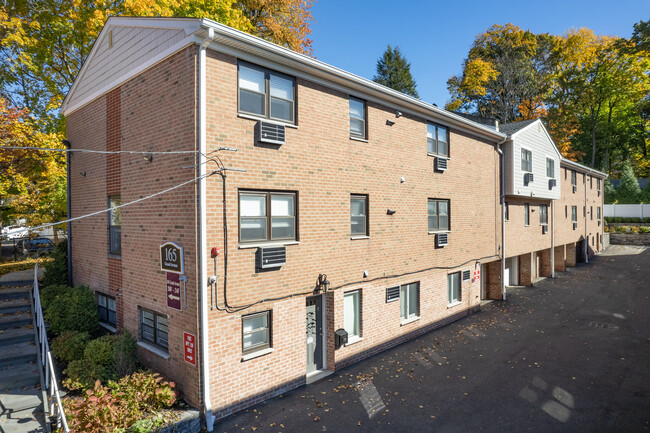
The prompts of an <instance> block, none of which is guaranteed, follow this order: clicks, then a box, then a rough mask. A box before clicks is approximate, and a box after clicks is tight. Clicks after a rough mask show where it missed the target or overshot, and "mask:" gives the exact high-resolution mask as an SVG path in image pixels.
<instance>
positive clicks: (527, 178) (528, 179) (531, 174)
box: [524, 173, 534, 184]
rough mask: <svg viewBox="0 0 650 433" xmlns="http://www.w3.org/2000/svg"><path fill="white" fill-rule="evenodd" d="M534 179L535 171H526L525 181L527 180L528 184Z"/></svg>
mask: <svg viewBox="0 0 650 433" xmlns="http://www.w3.org/2000/svg"><path fill="white" fill-rule="evenodd" d="M533 179H534V176H533V173H526V174H525V175H524V182H526V183H527V184H529V183H531V182H532V181H533Z"/></svg>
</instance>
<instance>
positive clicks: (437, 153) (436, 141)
mask: <svg viewBox="0 0 650 433" xmlns="http://www.w3.org/2000/svg"><path fill="white" fill-rule="evenodd" d="M429 126H431V127H433V128H434V129H433V132H434V137H433V138H431V140H432V141H431V142H432V143H433V148H434V151H430V150H429ZM439 129H444V130H445V131H447V133H446V135H447V141H443V143H445V145H446V146H447V152H446V153H442V152H440V139H439V137H438V135H439V134H438V130H439ZM449 138H450V137H449V127H447V126H444V125H440V124H438V123H433V122H427V154H428V155H432V156H441V157H444V158H449V155H450V152H451V151H450V146H449V142H450V139H449Z"/></svg>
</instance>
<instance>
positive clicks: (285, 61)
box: [198, 19, 506, 141]
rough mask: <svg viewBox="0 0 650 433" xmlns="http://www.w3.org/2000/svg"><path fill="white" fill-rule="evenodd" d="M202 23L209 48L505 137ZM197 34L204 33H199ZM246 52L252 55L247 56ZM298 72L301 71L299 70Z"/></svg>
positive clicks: (293, 54)
mask: <svg viewBox="0 0 650 433" xmlns="http://www.w3.org/2000/svg"><path fill="white" fill-rule="evenodd" d="M202 24H203V28H204V29H206V30H207V29H208V28H212V29H214V32H215V38H214V40H215V42H213V43H211V44H210V48H212V49H214V50H216V51H221V52H225V53H227V54H233V55H236V56H237V57H240V58H242V59H245V60H253V61H255V62H257V63H260V59H265V60H266V61H268V62H269V63H268V65H269V66H270V67H272V68H274V69H276V70H278V66H284V67H287V68H289V70H290V71H291V73H292V74H295V75H298V76H301V77H302V78H305V79H308V80H309V81H313V82H316V83H319V84H323V85H326V86H327V87H330V88H334V89H337V90H341V91H344V92H347V93H352V94H354V95H359V96H360V97H363V98H364V99H367V100H372V101H374V102H378V103H380V104H381V105H391V104H392V105H394V106H395V109H396V110H400V111H402V112H404V113H405V114H409V113H411V114H416V115H417V116H419V117H423V118H425V119H427V120H431V121H435V122H437V123H441V124H443V125H449V126H458V127H460V128H462V129H464V130H470V131H472V132H473V133H474V134H476V135H479V136H481V137H484V138H487V139H489V140H492V141H502V140H503V139H504V138H506V135H505V134H504V133H502V132H498V131H496V130H494V129H492V128H490V127H488V126H485V125H481V124H479V123H476V122H473V121H471V120H469V119H466V118H464V117H462V116H459V115H457V114H454V113H451V112H449V111H446V110H443V109H441V108H438V107H436V106H434V105H431V104H427V103H426V102H423V101H421V100H419V99H416V98H413V97H411V96H408V95H405V94H403V93H401V92H398V91H396V90H393V89H390V88H388V87H385V86H382V85H380V84H377V83H375V82H374V81H370V80H368V79H366V78H363V77H360V76H358V75H354V74H352V73H350V72H346V71H344V70H342V69H339V68H337V67H334V66H331V65H328V64H327V63H324V62H321V61H320V60H317V59H314V58H312V57H309V56H306V55H304V54H300V53H297V52H295V51H292V50H289V49H287V48H284V47H281V46H279V45H276V44H273V43H271V42H268V41H265V40H263V39H260V38H257V37H255V36H252V35H249V34H248V33H244V32H241V31H239V30H235V29H233V28H231V27H228V26H224V25H223V24H219V23H217V22H215V21H212V20H208V19H203V20H202ZM201 33H203V32H201ZM198 36H203V34H200V33H199V34H198ZM246 55H248V56H252V57H249V59H246ZM263 66H266V65H263ZM299 72H300V74H298V73H299Z"/></svg>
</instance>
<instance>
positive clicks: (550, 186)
mask: <svg viewBox="0 0 650 433" xmlns="http://www.w3.org/2000/svg"><path fill="white" fill-rule="evenodd" d="M556 186H557V180H556V179H549V180H548V189H553V188H555V187H556Z"/></svg>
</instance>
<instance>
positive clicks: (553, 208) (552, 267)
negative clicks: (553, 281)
mask: <svg viewBox="0 0 650 433" xmlns="http://www.w3.org/2000/svg"><path fill="white" fill-rule="evenodd" d="M551 278H555V200H551Z"/></svg>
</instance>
